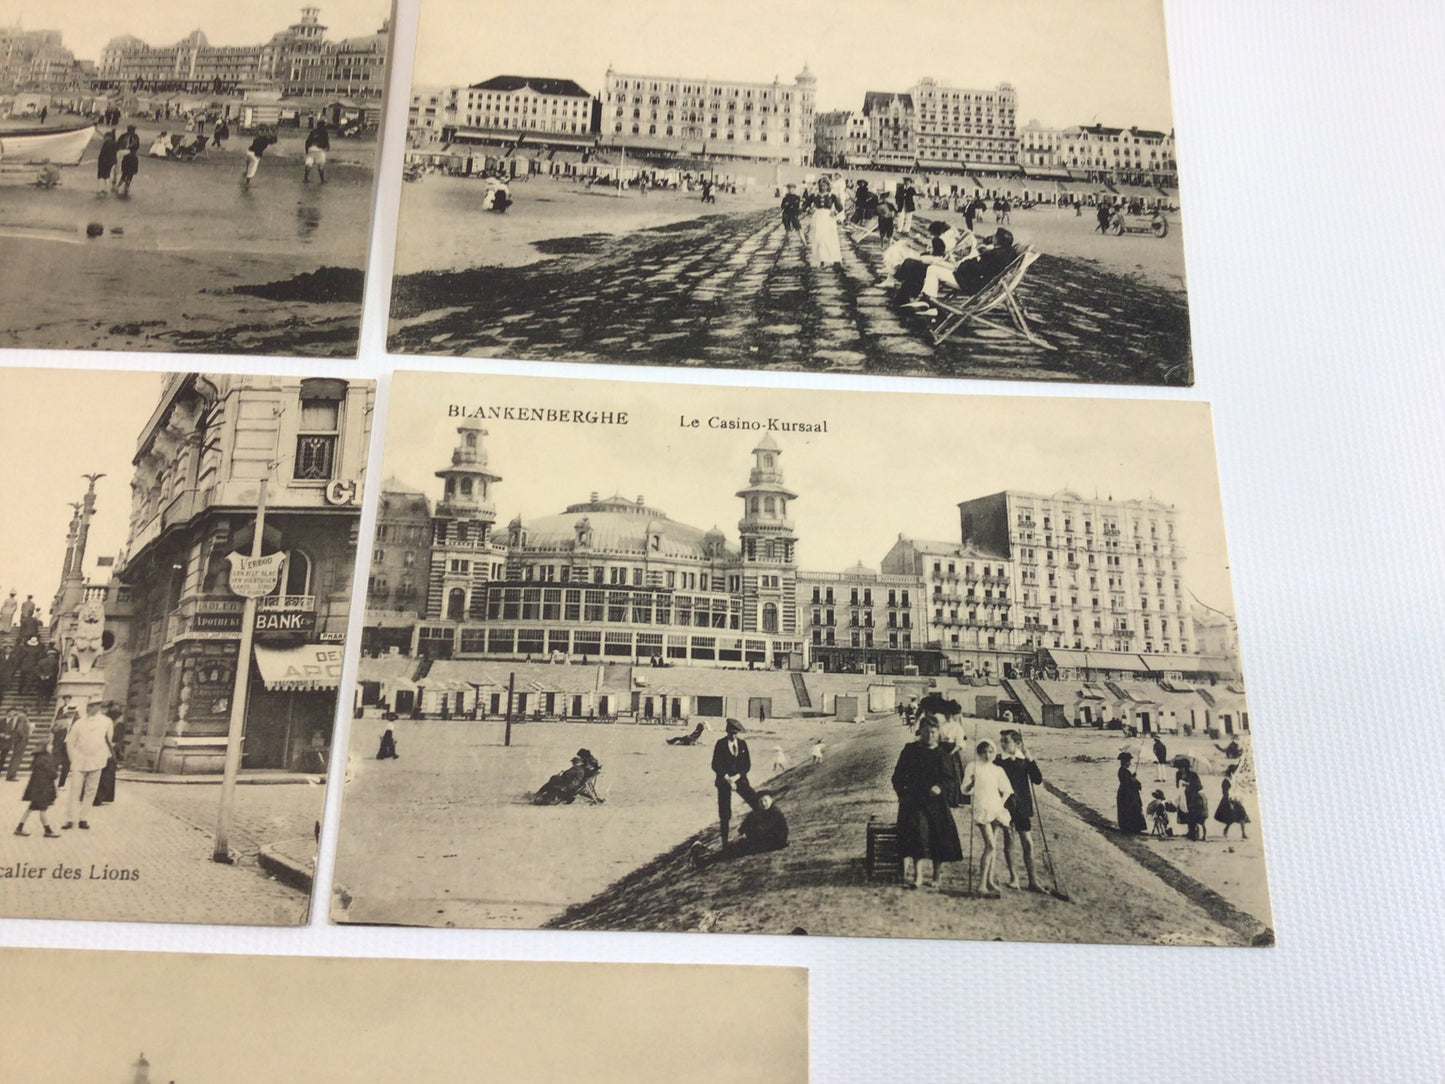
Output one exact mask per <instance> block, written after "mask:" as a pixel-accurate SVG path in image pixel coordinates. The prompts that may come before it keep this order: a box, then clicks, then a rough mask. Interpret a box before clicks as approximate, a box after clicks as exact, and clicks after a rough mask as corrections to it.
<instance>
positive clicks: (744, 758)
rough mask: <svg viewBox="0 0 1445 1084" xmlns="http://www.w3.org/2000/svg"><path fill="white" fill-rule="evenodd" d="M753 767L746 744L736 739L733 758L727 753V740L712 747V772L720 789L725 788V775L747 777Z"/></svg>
mask: <svg viewBox="0 0 1445 1084" xmlns="http://www.w3.org/2000/svg"><path fill="white" fill-rule="evenodd" d="M752 767H753V758H752V757H751V756H750V755H749V754H748V743H747V742H745V741H744V740H743V739H742V738H739V739H738V751H737V755H736V756H734V755H733V754H732V753H730V752H728V739H727V738H723V739H721V740H720V741H719V742H718V743H717V744H716V745H714V746H713V747H712V770H713V772H714V774H716V775H717V783H718V786H720V787H725V786H727V780H725V779H724V778H723V776H725V775H747V774H748V772H749V771H751V770H752Z"/></svg>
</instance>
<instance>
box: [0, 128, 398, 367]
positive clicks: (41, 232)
mask: <svg viewBox="0 0 1445 1084" xmlns="http://www.w3.org/2000/svg"><path fill="white" fill-rule="evenodd" d="M122 130H123V129H122ZM157 130H158V127H157V126H155V125H139V126H138V134H139V135H140V137H141V141H142V151H143V152H144V150H145V149H146V148H148V146H149V144H150V141H151V139H152V138H153V137H154V135H155V132H156V131H157ZM303 139H304V136H302V135H300V134H298V133H294V132H291V133H285V134H283V136H282V138H281V142H280V143H279V144H278V145H276V146H274V147H272V148H270V149H269V150H268V151H267V153H266V155H265V157H264V158H263V160H262V163H261V167H260V170H259V171H258V173H257V176H256V178H255V180H254V181H253V182H252V184H251V186H250V187H249V188H247V187H245V186H243V185H242V184H241V172H242V169H243V166H244V162H245V154H244V148H245V146H246V145H247V144H248V143H249V142H250V140H249V139H246V138H243V137H241V136H238V135H233V136H232V138H231V140H230V142H229V143H228V144H227V145H226V149H225V150H223V151H219V152H215V151H213V152H210V153H209V154H208V155H207V156H206V157H204V158H201V159H198V160H196V161H194V162H178V161H169V160H161V159H152V158H149V157H146V156H145V155H144V153H143V154H142V157H141V161H140V172H139V174H138V175H137V177H136V180H135V183H134V185H133V186H132V189H131V194H130V195H129V197H122V196H116V195H114V194H97V192H96V177H95V157H96V149H97V147H98V146H99V140H98V138H97V139H96V140H93V141H92V145H91V148H90V150H88V151H87V152H86V157H85V160H84V161H82V163H81V164H80V165H79V166H77V167H75V168H73V169H71V168H68V169H66V170H65V171H64V174H63V176H62V180H61V184H60V186H59V187H57V188H54V189H51V190H42V189H39V188H35V187H31V186H7V187H6V188H5V189H4V198H3V200H0V251H3V253H4V254H5V259H3V261H0V346H8V347H41V348H63V349H111V350H165V351H202V352H208V353H265V354H283V355H284V354H298V355H314V356H343V357H344V356H352V355H354V354H355V351H356V344H357V338H358V335H359V332H360V309H361V295H362V282H363V277H364V273H363V268H364V267H365V262H366V250H367V241H368V233H369V228H370V215H371V193H372V179H373V175H374V174H373V168H372V158H373V154H374V151H375V142H374V141H372V140H365V141H361V140H358V141H345V140H341V139H336V140H334V141H333V147H334V148H335V149H334V150H333V152H332V155H331V162H330V164H329V165H328V168H327V182H328V183H327V184H325V185H324V186H323V185H320V184H317V183H316V181H315V178H314V176H313V179H312V183H311V184H302V183H301V163H302V158H303V155H302V142H303ZM96 226H98V227H99V228H100V235H99V236H96V237H89V236H87V231H88V229H89V230H90V232H95V230H94V229H93V227H96ZM323 269H324V273H323V274H321V275H319V276H318V275H317V274H316V273H317V272H322V271H323Z"/></svg>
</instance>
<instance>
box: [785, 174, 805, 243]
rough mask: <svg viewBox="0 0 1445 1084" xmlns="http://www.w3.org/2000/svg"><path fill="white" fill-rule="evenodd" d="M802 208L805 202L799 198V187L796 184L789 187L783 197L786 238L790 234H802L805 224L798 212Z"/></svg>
mask: <svg viewBox="0 0 1445 1084" xmlns="http://www.w3.org/2000/svg"><path fill="white" fill-rule="evenodd" d="M802 206H803V201H802V200H801V199H800V198H799V197H798V186H797V185H795V184H790V185H788V190H787V192H786V193H785V194H784V195H783V202H782V206H781V210H782V212H783V234H784V235H785V236H786V235H787V234H790V233H797V234H800V235H801V234H802V232H803V223H802V220H801V219H800V218H799V217H798V212H799V211H800V210H801V209H802Z"/></svg>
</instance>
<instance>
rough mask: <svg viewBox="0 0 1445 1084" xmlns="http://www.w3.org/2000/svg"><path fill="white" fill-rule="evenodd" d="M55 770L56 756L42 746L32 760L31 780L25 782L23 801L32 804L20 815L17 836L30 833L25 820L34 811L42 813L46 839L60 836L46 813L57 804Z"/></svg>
mask: <svg viewBox="0 0 1445 1084" xmlns="http://www.w3.org/2000/svg"><path fill="white" fill-rule="evenodd" d="M55 772H56V764H55V757H54V756H52V755H51V754H50V752H49V751H48V750H47V749H46V748H45V747H44V746H42V747H41V748H40V749H38V750H37V751H36V753H35V758H34V759H33V760H31V762H30V780H29V782H27V783H26V784H25V793H24V794H22V795H21V796H20V800H21V801H22V802H28V803H30V804H29V805H27V806H26V807H25V812H24V813H22V814H21V815H20V823H19V824H17V825H16V826H15V834H16V835H17V836H28V835H29V834H30V833H29V832H27V831H26V830H25V822H26V821H28V820H29V819H30V814H32V813H38V814H39V815H40V823H41V825H42V826H43V827H44V829H45V838H46V839H57V838H58V837H59V836H60V833H59V832H57V831H56V830H55V829H54V828H52V827H50V819H49V818H48V817H46V815H45V811H46V810H48V809H49V808H50V807H51V806H53V805H54V804H55V797H56V793H55Z"/></svg>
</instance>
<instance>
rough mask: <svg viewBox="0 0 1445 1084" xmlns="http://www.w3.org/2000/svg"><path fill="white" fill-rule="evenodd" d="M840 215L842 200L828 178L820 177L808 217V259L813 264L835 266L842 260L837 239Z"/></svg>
mask: <svg viewBox="0 0 1445 1084" xmlns="http://www.w3.org/2000/svg"><path fill="white" fill-rule="evenodd" d="M842 215H843V201H842V200H840V199H839V198H838V197H837V195H835V194H834V192H833V188H832V185H831V184H830V183H829V181H828V178H826V177H824V178H822V179H821V180H819V181H818V195H817V196H816V197H815V198H814V200H813V214H812V217H810V218H809V219H808V259H809V262H810V263H812V264H813V266H815V267H824V266H827V265H829V264H831V265H832V266H834V267H837V266H838V264H839V263H841V262H842V259H843V249H842V245H841V242H840V241H839V240H838V219H839V218H841V217H842Z"/></svg>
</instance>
